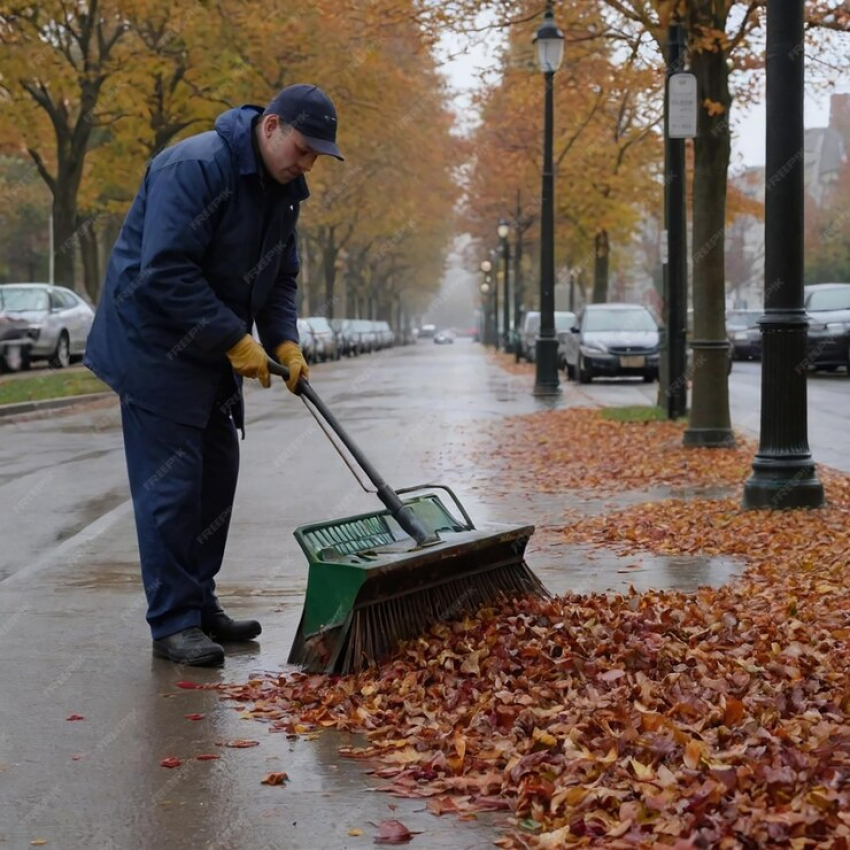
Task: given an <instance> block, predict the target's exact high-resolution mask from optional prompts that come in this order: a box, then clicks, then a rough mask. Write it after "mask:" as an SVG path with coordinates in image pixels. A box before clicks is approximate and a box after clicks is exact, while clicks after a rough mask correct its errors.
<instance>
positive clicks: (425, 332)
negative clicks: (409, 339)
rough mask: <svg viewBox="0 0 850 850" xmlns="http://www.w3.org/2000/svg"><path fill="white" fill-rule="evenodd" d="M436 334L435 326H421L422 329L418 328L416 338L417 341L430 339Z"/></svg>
mask: <svg viewBox="0 0 850 850" xmlns="http://www.w3.org/2000/svg"><path fill="white" fill-rule="evenodd" d="M436 333H437V326H436V325H422V327H421V328H419V333H418V334H417V337H418V338H419V339H432V338H433V336H434V334H436Z"/></svg>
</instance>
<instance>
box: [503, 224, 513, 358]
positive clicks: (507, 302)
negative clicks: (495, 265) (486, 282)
mask: <svg viewBox="0 0 850 850" xmlns="http://www.w3.org/2000/svg"><path fill="white" fill-rule="evenodd" d="M502 264H503V266H504V275H505V289H504V293H503V295H502V302H503V303H502V325H503V328H502V331H503V333H502V351H510V350H511V289H510V267H511V246H510V243H509V242H508V238H507V236H505V237H504V238H503V239H502Z"/></svg>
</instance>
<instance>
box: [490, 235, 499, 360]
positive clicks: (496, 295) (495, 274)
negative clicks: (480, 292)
mask: <svg viewBox="0 0 850 850" xmlns="http://www.w3.org/2000/svg"><path fill="white" fill-rule="evenodd" d="M494 254H495V252H494V251H491V252H490V256H491V257H493V259H496V258H495V256H494ZM491 289H492V293H491V294H492V296H493V338H492V341H493V348H495V349H496V351H498V350H499V263H498V261H496V262H494V263H493V284H492V287H491Z"/></svg>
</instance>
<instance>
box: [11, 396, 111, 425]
mask: <svg viewBox="0 0 850 850" xmlns="http://www.w3.org/2000/svg"><path fill="white" fill-rule="evenodd" d="M110 396H115V393H113V392H111V391H110V392H105V393H86V394H84V395H69V396H63V397H62V398H45V399H40V400H39V401H19V402H15V403H13V404H0V419H2V418H3V417H4V416H17V415H18V414H21V413H37V412H38V411H41V410H61V409H62V408H63V407H72V406H73V405H75V404H84V403H85V402H89V401H100V399H102V398H109V397H110Z"/></svg>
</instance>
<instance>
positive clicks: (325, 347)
mask: <svg viewBox="0 0 850 850" xmlns="http://www.w3.org/2000/svg"><path fill="white" fill-rule="evenodd" d="M304 321H305V322H307V324H308V325H309V326H310V330H311V331H312V332H313V337H314V339H315V344H316V360H321V361H322V362H324V361H325V360H339V356H340V355H339V348H337V344H336V337H335V336H334V332H333V328H332V327H331V323H330V322H329V321H328V320H327V319H326V318H325V317H324V316H305V317H304Z"/></svg>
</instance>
